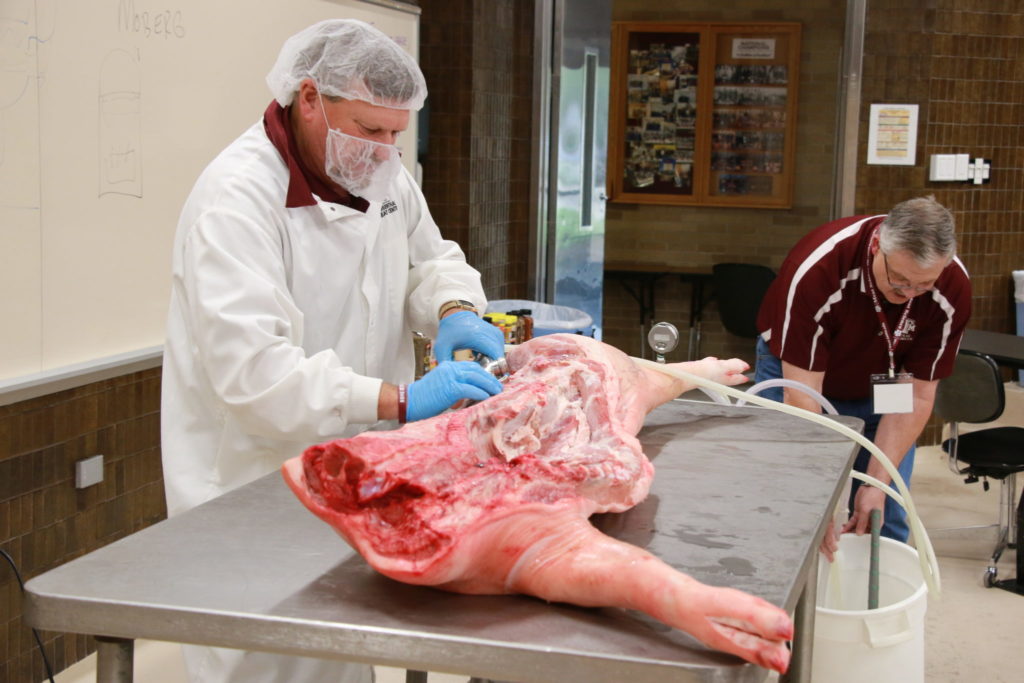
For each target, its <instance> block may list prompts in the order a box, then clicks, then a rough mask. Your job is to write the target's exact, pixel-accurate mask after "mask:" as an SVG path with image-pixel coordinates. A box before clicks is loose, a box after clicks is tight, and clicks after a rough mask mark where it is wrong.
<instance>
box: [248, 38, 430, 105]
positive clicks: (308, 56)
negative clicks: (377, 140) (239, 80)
mask: <svg viewBox="0 0 1024 683" xmlns="http://www.w3.org/2000/svg"><path fill="white" fill-rule="evenodd" d="M306 78H312V79H313V80H314V81H316V84H317V88H318V89H319V90H320V92H322V93H323V94H324V95H334V96H338V97H344V98H346V99H350V100H363V101H365V102H369V103H370V104H375V105H378V106H382V107H392V108H395V109H412V110H416V109H419V108H420V107H422V106H423V100H425V99H426V97H427V83H426V81H425V80H424V79H423V72H422V71H420V67H419V65H417V64H416V61H415V60H414V59H413V58H412V57H410V56H409V54H408V53H407V52H406V51H405V50H403V49H402V48H401V47H399V45H398V43H396V42H395V41H393V40H391V39H390V38H388V37H387V36H386V35H384V34H383V33H381V32H380V31H379V30H377V29H375V28H374V27H373V26H370V25H369V24H367V23H365V22H362V21H359V20H357V19H328V20H327V21H321V22H319V23H317V24H313V25H312V26H310V27H309V28H305V29H303V30H301V31H299V32H298V33H296V34H295V35H294V36H292V37H291V38H289V39H288V40H286V41H285V43H284V45H283V46H282V47H281V53H280V54H279V55H278V56H277V62H276V63H275V64H274V66H273V68H272V69H271V70H270V73H268V74H267V85H268V86H270V91H271V92H272V93H273V94H274V98H275V99H276V100H277V101H278V103H279V104H280V105H281V106H282V107H287V106H288V105H289V104H291V102H292V99H293V98H294V97H295V93H296V92H297V91H298V89H299V84H301V83H302V81H303V80H304V79H306Z"/></svg>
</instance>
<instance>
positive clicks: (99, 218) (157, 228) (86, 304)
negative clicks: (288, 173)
mask: <svg viewBox="0 0 1024 683" xmlns="http://www.w3.org/2000/svg"><path fill="white" fill-rule="evenodd" d="M335 17H351V18H356V19H362V20H364V21H367V22H369V23H372V24H374V25H376V26H377V27H378V28H380V29H381V30H382V31H384V32H385V33H386V34H388V35H389V36H391V37H392V38H394V39H395V40H396V41H397V42H398V43H399V44H400V45H402V46H403V47H404V48H405V49H407V50H408V51H409V53H410V54H411V55H412V56H413V57H414V58H415V57H417V56H418V47H419V8H418V7H415V6H411V5H403V4H402V3H398V2H388V1H387V0H380V1H379V2H363V1H360V0H294V1H287V0H177V1H174V0H2V2H0V321H2V322H0V325H2V330H3V332H2V334H0V379H5V378H10V377H18V376H21V375H26V374H31V373H35V372H40V371H43V370H49V369H53V368H57V367H61V366H65V365H69V364H72V363H82V362H86V361H90V360H92V359H99V358H104V357H107V356H111V355H114V354H118V353H123V352H126V351H132V350H136V349H140V348H146V347H151V346H155V345H160V344H162V343H163V336H164V323H165V317H166V314H167V305H168V302H169V297H170V263H171V245H172V242H173V237H174V230H175V227H176V224H177V219H178V214H179V212H180V210H181V207H182V204H183V203H184V201H185V198H186V196H187V195H188V192H189V190H190V189H191V187H192V184H193V183H194V182H195V179H196V178H197V177H198V175H199V173H200V172H201V171H202V169H203V168H204V167H205V166H206V164H208V163H209V162H210V161H211V160H212V159H213V158H214V157H215V156H216V155H217V154H218V153H219V152H220V151H221V149H223V148H224V147H225V146H226V145H227V144H228V143H230V142H231V141H232V140H233V139H235V138H236V137H237V136H238V135H240V134H241V133H242V132H243V131H244V130H245V129H246V128H248V127H249V126H250V125H252V124H253V123H255V122H256V121H258V120H260V117H261V116H262V113H263V110H264V109H265V108H266V106H267V105H268V104H269V103H270V100H271V98H272V96H271V94H270V92H269V90H268V89H267V86H266V84H265V82H264V77H265V76H266V73H267V71H268V70H269V69H270V67H271V66H272V65H273V63H274V60H275V59H276V57H277V53H278V50H279V49H280V47H281V44H282V43H283V42H284V41H285V39H286V38H288V37H289V36H291V35H292V34H294V33H296V32H298V31H299V30H301V29H302V28H304V27H306V26H308V25H310V24H312V23H314V22H316V21H319V20H321V19H327V18H335ZM415 124H416V117H415V116H413V117H411V119H410V126H409V130H407V131H406V132H405V133H403V134H402V136H401V137H400V139H399V143H398V144H399V145H400V146H401V147H402V150H403V159H404V160H405V163H406V164H407V166H408V167H409V169H410V170H413V167H414V166H415V161H416V158H415V157H416V127H415Z"/></svg>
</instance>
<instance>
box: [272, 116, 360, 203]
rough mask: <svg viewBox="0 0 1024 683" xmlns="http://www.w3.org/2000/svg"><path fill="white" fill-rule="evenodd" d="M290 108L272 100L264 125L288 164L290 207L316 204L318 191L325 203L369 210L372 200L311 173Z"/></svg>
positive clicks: (288, 199) (288, 198) (286, 201)
mask: <svg viewBox="0 0 1024 683" xmlns="http://www.w3.org/2000/svg"><path fill="white" fill-rule="evenodd" d="M288 111H289V110H288V109H285V108H284V107H282V106H281V105H280V104H278V103H277V100H272V101H271V102H270V105H269V106H268V107H267V110H266V111H265V112H263V128H264V130H266V132H267V137H268V138H270V142H271V143H273V145H274V147H275V148H276V149H277V151H278V153H279V154H280V155H281V158H282V159H284V162H285V163H286V164H287V165H288V196H287V197H286V199H285V204H284V205H285V206H286V207H288V208H290V209H292V208H296V207H300V206H314V205H316V198H315V197H314V196H313V194H314V193H316V195H317V196H318V197H320V198H321V199H323V200H324V201H325V202H332V203H334V204H342V205H344V206H347V207H350V208H352V209H355V210H356V211H360V212H362V213H366V209H368V208H369V206H370V202H368V201H366V200H365V199H363V198H362V197H357V196H355V195H352V194H349V193H347V192H339V191H338V190H337V189H336V188H334V187H331V186H330V185H328V184H327V183H325V182H324V181H322V180H321V179H320V178H318V177H317V176H316V175H315V174H313V173H311V172H310V171H309V169H308V168H307V167H306V165H305V164H304V163H303V162H302V157H301V156H300V155H299V148H298V146H297V145H296V144H295V136H294V135H292V129H291V126H290V125H289V123H288Z"/></svg>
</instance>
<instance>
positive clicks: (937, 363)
mask: <svg viewBox="0 0 1024 683" xmlns="http://www.w3.org/2000/svg"><path fill="white" fill-rule="evenodd" d="M970 314H971V283H970V276H969V275H968V274H967V270H966V268H965V267H964V265H963V263H961V261H960V259H958V258H957V257H956V236H955V234H954V223H953V216H952V214H950V212H949V211H948V210H947V209H946V208H944V207H943V206H942V205H940V204H939V203H938V202H936V201H935V199H934V197H919V198H916V199H910V200H908V201H905V202H902V203H900V204H897V205H896V206H895V207H893V209H892V210H891V211H890V212H889V214H888V215H886V216H854V217H851V218H842V219H839V220H836V221H832V222H831V223H826V224H825V225H822V226H820V227H818V228H815V229H814V230H812V231H811V232H810V233H809V234H808V235H806V236H805V237H804V238H802V239H801V240H800V241H799V242H797V244H796V246H795V247H793V249H792V250H791V251H790V253H789V255H788V256H787V257H786V260H785V261H784V262H783V264H782V268H781V270H780V272H779V276H778V278H776V280H775V281H774V282H773V283H772V285H771V287H770V289H769V290H768V293H767V294H766V295H765V298H764V301H763V302H762V304H761V309H760V312H759V314H758V319H757V324H758V329H759V330H760V331H761V334H760V336H759V337H758V341H757V368H756V373H755V381H758V382H759V381H762V380H766V379H774V378H779V377H783V378H786V379H791V380H796V381H798V382H800V383H802V384H804V385H807V386H808V387H810V388H811V389H814V390H815V391H817V392H819V393H821V394H823V395H824V396H825V398H827V399H828V400H829V402H831V403H832V404H833V406H835V408H836V409H837V410H838V412H839V413H840V414H842V415H852V416H855V417H859V418H861V419H863V420H864V422H865V427H864V434H865V436H866V437H867V438H869V439H871V440H872V441H873V442H874V443H875V445H876V446H878V448H879V449H881V451H882V452H883V453H885V454H886V455H887V456H888V457H889V459H890V460H891V461H892V462H893V464H895V465H896V466H897V469H898V470H899V472H900V475H901V476H902V477H903V479H904V480H905V481H906V482H907V483H908V484H909V482H910V475H911V472H912V470H913V466H914V442H915V441H916V440H917V437H918V436H919V435H920V433H921V430H922V429H923V428H924V425H925V423H926V422H927V420H928V417H929V416H930V415H931V412H932V405H933V403H934V401H935V389H936V385H937V383H938V380H940V379H942V378H943V377H946V376H948V375H949V374H950V373H952V371H953V363H954V360H955V359H956V354H957V351H958V350H959V348H960V337H961V335H962V334H963V331H964V328H965V327H966V325H967V320H968V318H969V317H970ZM765 395H766V396H770V397H772V398H775V399H776V400H779V401H782V400H784V401H785V402H786V403H788V404H790V405H794V406H799V407H802V408H806V409H808V410H812V411H814V412H820V406H819V405H818V402H817V401H816V400H815V399H814V398H812V397H811V395H809V394H807V393H805V392H802V391H800V390H798V389H793V388H789V387H786V388H785V389H784V390H783V389H779V388H777V389H772V390H769V391H767V392H765ZM854 469H856V470H857V471H859V472H866V473H867V474H868V475H870V476H872V477H875V478H876V479H879V480H881V481H882V482H885V483H887V484H888V483H890V482H891V480H892V478H891V477H890V476H889V474H888V473H887V472H886V471H885V470H884V469H883V467H882V465H881V464H880V463H878V462H877V460H875V459H874V458H872V457H871V456H870V454H869V453H868V451H867V449H863V448H862V449H861V451H860V453H858V455H857V459H856V462H855V464H854ZM859 484H860V482H859V481H857V480H855V481H854V482H853V489H852V493H851V496H850V501H849V509H850V515H851V516H850V519H849V520H848V521H847V523H846V524H845V525H843V527H842V529H841V530H840V531H841V532H846V531H855V532H856V533H858V534H861V533H864V531H865V530H867V529H868V524H869V515H870V512H871V510H872V509H876V508H881V509H883V526H882V535H884V536H887V537H889V538H893V539H895V540H898V541H904V542H905V541H906V540H907V537H908V535H909V529H908V526H907V522H906V514H905V512H904V510H903V509H902V507H900V506H899V505H898V504H896V503H895V502H894V501H892V499H890V498H888V497H887V496H886V495H885V493H884V492H883V491H881V490H879V489H877V488H875V487H873V486H864V487H861V486H859ZM837 547H838V545H837V542H836V540H835V538H834V536H833V535H832V534H830V535H829V536H828V537H826V544H825V547H824V549H825V550H826V554H828V555H829V556H830V557H831V553H832V552H834V551H835V549H836V548H837Z"/></svg>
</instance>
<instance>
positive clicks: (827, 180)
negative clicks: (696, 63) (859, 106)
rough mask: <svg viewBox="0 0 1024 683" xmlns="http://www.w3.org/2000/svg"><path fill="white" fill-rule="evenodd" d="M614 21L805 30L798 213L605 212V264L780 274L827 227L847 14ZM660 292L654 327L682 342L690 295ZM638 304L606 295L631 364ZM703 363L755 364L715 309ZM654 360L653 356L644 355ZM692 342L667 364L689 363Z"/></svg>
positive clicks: (683, 288)
mask: <svg viewBox="0 0 1024 683" xmlns="http://www.w3.org/2000/svg"><path fill="white" fill-rule="evenodd" d="M612 19H613V20H615V21H754V22H757V21H796V22H800V23H801V24H802V25H803V36H802V39H801V45H802V47H801V57H800V86H799V91H800V92H799V111H798V117H799V124H798V137H797V143H796V184H795V187H794V197H793V208H791V209H733V208H701V207H675V206H649V205H639V204H623V203H610V204H609V205H608V214H607V225H606V230H607V234H606V243H605V258H606V260H608V261H627V262H641V263H642V262H650V263H665V262H668V263H673V264H677V265H680V266H687V267H692V268H694V269H695V270H710V268H711V266H712V264H714V263H718V262H723V261H742V262H749V263H760V264H764V265H768V266H771V267H772V268H778V266H779V265H780V264H781V263H782V259H783V258H784V257H785V255H786V252H787V251H788V250H789V248H790V247H791V246H792V245H793V243H794V242H796V240H797V239H798V238H799V237H800V236H801V235H803V234H804V233H805V232H807V231H808V230H809V229H811V228H813V227H814V226H816V225H819V224H820V223H823V222H825V221H827V220H828V218H829V208H830V205H831V178H832V164H833V156H834V151H835V150H834V141H833V137H834V133H833V131H834V130H835V123H836V88H837V79H838V73H839V59H840V47H841V45H842V42H843V30H844V29H843V25H844V13H843V11H842V10H841V9H840V10H837V6H836V3H834V2H832V1H831V0H736V1H734V2H729V3H722V2H718V1H716V0H664V1H663V2H658V3H651V2H648V1H647V0H615V2H614V3H613V4H612ZM660 284H661V287H660V288H659V290H658V292H657V296H656V299H655V303H656V313H655V316H656V319H657V320H667V321H669V322H671V323H673V324H675V325H676V326H677V327H679V328H680V330H681V331H683V332H684V336H685V330H686V328H687V326H688V324H689V323H688V320H689V314H690V287H689V285H686V284H683V283H682V282H680V281H679V280H678V279H676V278H665V279H663V280H662V281H661V283H660ZM638 314H639V310H638V307H637V303H636V301H635V300H634V299H633V298H631V296H630V295H629V294H628V293H627V292H626V290H625V289H624V287H623V285H622V283H620V282H616V281H607V282H606V283H605V291H604V324H605V341H607V342H608V343H610V344H613V345H614V346H617V347H619V348H621V349H622V350H624V351H626V352H627V353H629V354H631V355H638V354H639V353H640V352H641V340H642V338H641V335H640V328H639V324H638ZM703 319H704V324H703V339H702V342H701V355H716V356H725V357H733V356H735V357H740V358H743V359H745V360H747V361H748V362H750V363H751V364H753V361H754V342H753V340H750V339H744V338H741V337H737V336H735V335H732V334H730V333H728V332H726V331H725V330H724V329H723V328H722V325H721V322H720V321H719V318H718V309H717V304H716V303H715V302H714V301H711V302H710V303H708V305H707V307H706V308H705V310H704V316H703ZM644 351H645V352H646V353H647V355H648V357H650V350H649V349H646V348H645V349H644ZM686 357H687V344H686V343H685V340H684V341H683V342H682V343H680V345H679V348H677V349H676V351H674V352H673V353H671V354H669V355H668V360H669V361H673V362H674V361H681V360H686Z"/></svg>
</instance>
